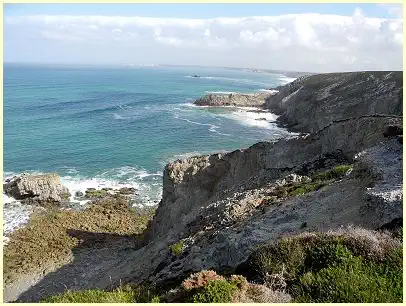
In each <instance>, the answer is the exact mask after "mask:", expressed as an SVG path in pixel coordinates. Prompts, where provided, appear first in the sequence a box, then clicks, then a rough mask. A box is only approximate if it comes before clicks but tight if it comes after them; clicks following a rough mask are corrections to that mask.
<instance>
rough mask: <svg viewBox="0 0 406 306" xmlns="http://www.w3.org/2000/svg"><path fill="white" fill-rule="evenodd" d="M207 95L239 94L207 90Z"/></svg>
mask: <svg viewBox="0 0 406 306" xmlns="http://www.w3.org/2000/svg"><path fill="white" fill-rule="evenodd" d="M205 93H208V94H219V95H230V94H235V93H237V92H235V91H209V90H206V91H205Z"/></svg>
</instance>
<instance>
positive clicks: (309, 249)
mask: <svg viewBox="0 0 406 306" xmlns="http://www.w3.org/2000/svg"><path fill="white" fill-rule="evenodd" d="M402 258H403V256H402V242H401V241H400V240H399V239H396V238H393V237H392V236H391V235H390V234H387V233H380V232H374V231H369V230H364V229H359V228H349V229H346V230H340V231H336V232H329V233H303V234H300V235H298V236H293V237H287V238H283V239H281V240H279V241H278V242H276V243H273V244H269V245H266V246H263V247H261V248H260V249H258V250H257V251H256V252H254V253H253V254H252V255H251V257H250V258H249V260H248V261H247V262H246V263H244V264H243V265H241V266H240V267H239V270H240V271H239V272H240V273H242V274H244V275H247V276H248V277H250V278H252V279H255V280H257V281H262V282H264V283H266V282H268V280H269V279H270V277H272V276H275V275H278V276H280V277H282V278H283V280H284V282H285V283H286V290H287V292H288V293H289V294H291V295H292V297H293V298H294V301H296V302H371V303H373V302H401V301H402V299H403V293H402V286H403V278H402V272H403V265H402ZM268 285H269V287H271V289H274V288H273V287H272V284H269V282H268Z"/></svg>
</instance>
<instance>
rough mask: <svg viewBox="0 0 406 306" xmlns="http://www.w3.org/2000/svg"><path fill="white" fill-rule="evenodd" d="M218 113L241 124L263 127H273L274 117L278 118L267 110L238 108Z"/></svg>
mask: <svg viewBox="0 0 406 306" xmlns="http://www.w3.org/2000/svg"><path fill="white" fill-rule="evenodd" d="M218 115H219V116H222V117H226V118H229V119H232V120H236V121H238V122H239V123H240V124H242V125H246V126H252V127H258V128H264V129H274V128H275V124H274V123H273V122H274V121H275V120H276V118H278V116H277V115H275V114H272V113H269V112H253V111H252V110H247V109H243V108H238V109H237V110H236V111H234V112H231V113H223V114H218Z"/></svg>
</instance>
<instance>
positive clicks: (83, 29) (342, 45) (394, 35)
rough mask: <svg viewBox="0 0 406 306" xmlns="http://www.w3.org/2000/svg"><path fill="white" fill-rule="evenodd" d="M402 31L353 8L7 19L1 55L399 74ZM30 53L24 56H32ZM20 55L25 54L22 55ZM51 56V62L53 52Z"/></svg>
mask: <svg viewBox="0 0 406 306" xmlns="http://www.w3.org/2000/svg"><path fill="white" fill-rule="evenodd" d="M402 27H403V20H402V19H400V18H393V19H378V18H368V17H366V16H364V14H363V12H362V11H361V10H360V9H359V8H357V9H356V10H355V11H354V13H353V15H352V16H338V15H323V14H296V15H281V16H249V17H240V18H212V19H181V18H149V17H136V16H134V17H130V16H66V15H61V16H47V15H37V16H11V17H6V18H5V58H6V60H7V59H8V60H12V59H13V58H12V54H11V52H8V50H11V49H12V48H13V47H14V48H15V47H20V48H21V47H22V46H24V44H27V43H28V42H31V43H34V44H36V48H37V49H38V50H41V48H42V47H41V46H44V48H45V46H46V48H51V49H53V50H55V51H56V50H59V49H61V48H62V46H63V48H71V49H72V54H71V55H70V56H69V55H66V56H65V55H64V57H63V60H65V61H71V62H75V61H86V60H90V61H92V60H95V58H92V57H91V56H90V54H91V52H92V51H90V50H95V49H97V50H99V51H98V55H97V59H98V60H102V61H110V63H114V62H112V61H113V60H117V61H118V60H120V61H121V62H123V63H124V62H128V63H133V62H136V61H138V62H141V61H143V60H145V61H146V62H160V63H174V64H182V63H184V64H205V65H223V66H247V65H250V66H252V67H262V68H274V69H291V70H307V71H338V70H364V69H402V45H403V40H402ZM16 33H17V34H18V35H17V36H16V35H15V34H16ZM18 37H19V38H18ZM30 39H31V40H30ZM34 39H36V41H35V42H34ZM75 48H76V49H75ZM78 48H79V49H78ZM29 51H30V50H29V49H27V51H26V52H27V54H26V58H30V56H31V57H32V56H33V55H32V54H31V55H30V54H29V53H28V52H29ZM43 52H45V51H43ZM48 52H49V50H48ZM112 54H117V55H119V56H115V57H112ZM19 56H20V57H21V56H24V52H23V51H22V50H20V52H19ZM51 59H52V60H55V61H57V60H58V52H55V54H52V56H51Z"/></svg>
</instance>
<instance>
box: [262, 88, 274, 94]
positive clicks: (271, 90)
mask: <svg viewBox="0 0 406 306" xmlns="http://www.w3.org/2000/svg"><path fill="white" fill-rule="evenodd" d="M259 91H263V92H269V93H271V94H276V93H278V92H279V90H275V89H260V90H259Z"/></svg>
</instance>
